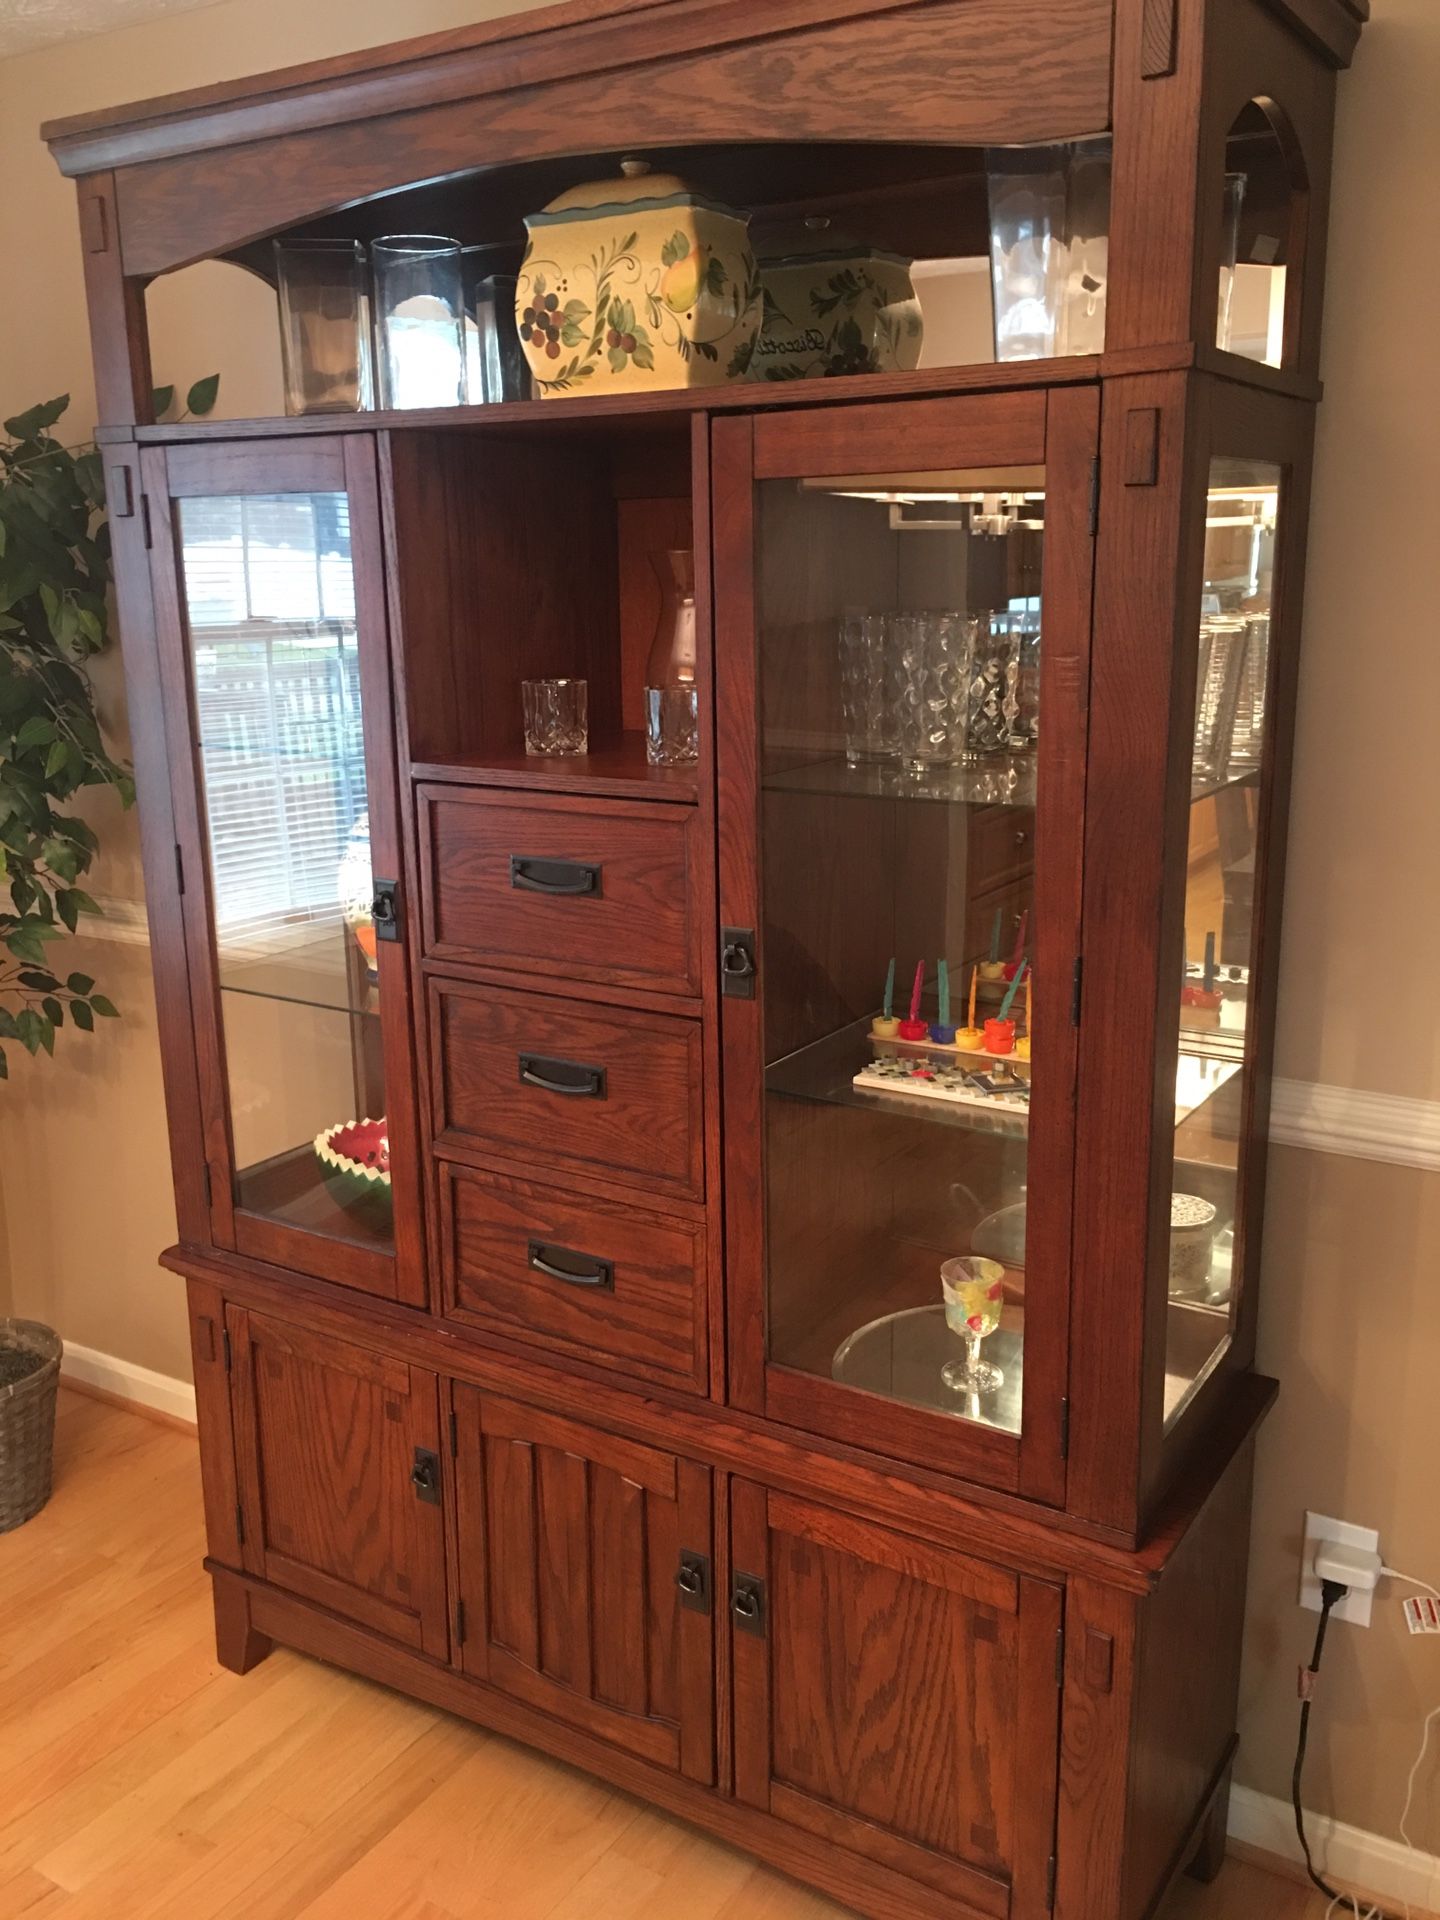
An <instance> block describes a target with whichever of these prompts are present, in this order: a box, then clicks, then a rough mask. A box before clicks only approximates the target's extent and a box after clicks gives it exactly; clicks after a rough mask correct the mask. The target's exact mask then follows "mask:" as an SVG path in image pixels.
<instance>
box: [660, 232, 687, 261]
mask: <svg viewBox="0 0 1440 1920" xmlns="http://www.w3.org/2000/svg"><path fill="white" fill-rule="evenodd" d="M689 251H690V236H689V234H688V233H676V234H672V236H671V237H670V239H668V240H667V241H666V242H665V244H664V246H663V247H661V249H660V258H661V259H662V260H663V261H664V262H665V265H666V266H667V267H673V266H674V264H675V262H676V261H677V260H683V259H684V258H685V256H686V254H687V253H689Z"/></svg>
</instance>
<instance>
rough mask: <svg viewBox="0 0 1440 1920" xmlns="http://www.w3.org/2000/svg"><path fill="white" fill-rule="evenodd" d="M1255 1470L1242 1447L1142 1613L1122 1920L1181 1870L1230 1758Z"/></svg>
mask: <svg viewBox="0 0 1440 1920" xmlns="http://www.w3.org/2000/svg"><path fill="white" fill-rule="evenodd" d="M1253 1468H1254V1448H1253V1447H1246V1448H1244V1449H1242V1451H1241V1453H1240V1455H1239V1456H1238V1457H1237V1458H1236V1459H1235V1461H1234V1462H1233V1463H1232V1464H1231V1466H1230V1469H1229V1471H1228V1472H1227V1474H1226V1475H1225V1478H1224V1479H1223V1480H1222V1481H1221V1483H1220V1484H1219V1486H1218V1487H1216V1489H1215V1491H1214V1493H1212V1495H1211V1496H1210V1499H1209V1500H1208V1501H1207V1502H1206V1505H1205V1507H1204V1509H1203V1511H1202V1512H1201V1513H1200V1514H1199V1515H1198V1517H1197V1518H1196V1520H1195V1523H1194V1525H1193V1526H1192V1527H1191V1528H1190V1529H1189V1531H1188V1532H1187V1533H1186V1535H1185V1539H1184V1541H1183V1542H1182V1543H1181V1546H1180V1549H1179V1551H1178V1552H1177V1553H1176V1554H1175V1556H1174V1558H1173V1559H1172V1561H1171V1562H1170V1565H1169V1566H1168V1567H1167V1568H1166V1570H1165V1577H1164V1579H1163V1580H1162V1581H1161V1583H1160V1587H1159V1591H1158V1592H1156V1593H1154V1594H1152V1595H1151V1596H1150V1597H1149V1598H1148V1599H1147V1600H1145V1601H1144V1602H1143V1603H1142V1605H1141V1608H1140V1613H1139V1622H1138V1635H1137V1640H1136V1647H1135V1672H1134V1679H1133V1690H1134V1730H1133V1734H1132V1741H1133V1744H1132V1747H1131V1760H1130V1773H1129V1807H1128V1811H1127V1814H1126V1823H1125V1832H1126V1846H1125V1872H1124V1892H1123V1896H1122V1900H1121V1907H1120V1912H1121V1916H1122V1920H1143V1916H1144V1915H1146V1914H1148V1913H1149V1912H1150V1911H1151V1907H1152V1902H1153V1900H1154V1896H1155V1892H1156V1889H1157V1888H1158V1887H1160V1886H1161V1885H1163V1884H1165V1883H1166V1882H1167V1881H1169V1880H1171V1879H1173V1878H1174V1877H1175V1875H1176V1874H1178V1873H1179V1871H1180V1870H1181V1868H1182V1867H1183V1866H1184V1864H1185V1859H1186V1856H1187V1855H1188V1853H1189V1851H1190V1849H1191V1847H1192V1846H1193V1844H1194V1839H1193V1829H1194V1821H1195V1815H1196V1811H1197V1809H1198V1808H1200V1807H1201V1806H1203V1805H1204V1804H1205V1803H1206V1801H1207V1800H1208V1798H1209V1797H1210V1793H1211V1788H1212V1784H1213V1782H1214V1781H1215V1779H1216V1777H1217V1775H1218V1774H1219V1773H1221V1772H1222V1771H1223V1770H1224V1769H1225V1767H1226V1766H1227V1765H1228V1764H1229V1759H1230V1755H1231V1752H1232V1751H1233V1747H1234V1742H1235V1722H1236V1716H1237V1712H1238V1706H1239V1694H1240V1644H1241V1639H1242V1634H1243V1627H1244V1615H1245V1575H1246V1566H1247V1562H1248V1559H1249V1550H1250V1505H1251V1488H1252V1481H1253Z"/></svg>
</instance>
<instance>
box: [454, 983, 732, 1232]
mask: <svg viewBox="0 0 1440 1920" xmlns="http://www.w3.org/2000/svg"><path fill="white" fill-rule="evenodd" d="M431 1044H432V1047H433V1049H434V1067H433V1071H434V1078H435V1108H436V1111H435V1133H436V1146H437V1147H438V1149H439V1150H440V1152H441V1153H442V1154H444V1153H447V1152H448V1153H451V1154H452V1155H454V1156H455V1157H458V1158H462V1159H463V1158H465V1157H466V1156H467V1155H473V1156H475V1157H480V1156H487V1157H488V1156H497V1157H499V1158H500V1159H502V1160H509V1161H516V1160H519V1161H523V1162H524V1163H526V1164H527V1165H530V1164H534V1165H538V1166H542V1167H545V1168H547V1169H563V1168H570V1169H572V1170H574V1171H577V1172H581V1173H587V1174H591V1175H593V1176H595V1177H597V1178H602V1179H607V1180H613V1181H616V1182H618V1183H619V1184H620V1185H622V1186H628V1187H642V1188H645V1189H646V1190H649V1191H653V1192H654V1193H656V1194H657V1195H658V1194H667V1195H672V1196H678V1197H680V1198H682V1199H686V1200H702V1199H703V1198H704V1194H705V1166H704V1140H703V1129H704V1100H703V1095H702V1086H701V1076H702V1073H703V1071H704V1067H703V1056H702V1052H701V1044H700V1023H699V1021H697V1020H685V1019H679V1018H675V1017H672V1016H669V1015H665V1014H649V1013H637V1012H633V1011H632V1010H630V1009H629V1008H626V1007H592V1006H589V1005H586V1004H585V1003H583V1002H581V1001H577V1000H559V999H553V998H550V997H548V996H546V995H543V994H535V993H517V992H515V991H513V990H511V989H510V988H506V987H482V986H466V985H462V984H460V983H459V982H456V981H432V983H431Z"/></svg>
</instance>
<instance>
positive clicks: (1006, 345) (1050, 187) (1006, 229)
mask: <svg viewBox="0 0 1440 1920" xmlns="http://www.w3.org/2000/svg"><path fill="white" fill-rule="evenodd" d="M985 177H986V181H987V184H988V186H989V192H990V273H991V278H992V280H993V282H994V292H995V358H996V359H997V360H1044V359H1048V358H1049V357H1050V356H1051V355H1052V354H1054V353H1055V352H1057V351H1058V346H1059V321H1060V288H1061V284H1062V282H1063V279H1064V265H1065V262H1064V253H1065V244H1064V232H1065V150H1064V148H1063V147H1015V148H1008V147H996V148H991V149H990V151H988V152H987V153H986V155H985Z"/></svg>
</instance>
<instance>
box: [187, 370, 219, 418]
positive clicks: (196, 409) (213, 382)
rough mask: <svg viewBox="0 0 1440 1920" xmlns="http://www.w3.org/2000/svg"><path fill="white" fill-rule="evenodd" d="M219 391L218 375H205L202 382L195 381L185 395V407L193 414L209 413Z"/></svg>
mask: <svg viewBox="0 0 1440 1920" xmlns="http://www.w3.org/2000/svg"><path fill="white" fill-rule="evenodd" d="M219 391H220V376H219V374H218V373H207V374H206V376H205V378H204V379H203V380H197V381H196V382H195V384H194V386H193V387H191V389H190V391H189V393H187V394H186V396H185V405H186V406H187V407H188V408H189V409H190V411H191V413H193V414H196V415H200V414H205V413H209V411H210V409H211V408H212V407H213V406H214V404H215V397H216V395H217V394H218V393H219Z"/></svg>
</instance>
